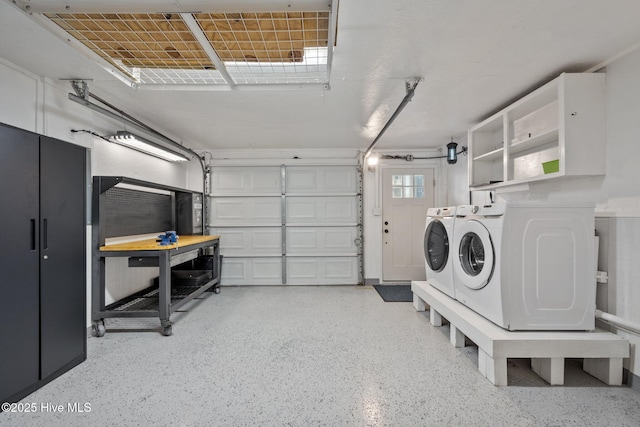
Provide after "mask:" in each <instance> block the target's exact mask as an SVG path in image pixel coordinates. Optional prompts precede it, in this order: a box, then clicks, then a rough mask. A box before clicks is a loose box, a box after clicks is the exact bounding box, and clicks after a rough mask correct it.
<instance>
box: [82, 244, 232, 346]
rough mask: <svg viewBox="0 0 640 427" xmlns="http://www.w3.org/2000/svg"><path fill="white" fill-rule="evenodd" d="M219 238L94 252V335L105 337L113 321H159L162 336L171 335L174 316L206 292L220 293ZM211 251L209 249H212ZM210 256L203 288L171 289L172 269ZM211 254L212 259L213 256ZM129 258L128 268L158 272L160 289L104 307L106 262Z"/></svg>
mask: <svg viewBox="0 0 640 427" xmlns="http://www.w3.org/2000/svg"><path fill="white" fill-rule="evenodd" d="M219 243H220V236H203V235H195V236H191V235H181V236H178V241H177V242H176V243H173V244H170V245H166V246H161V245H160V242H159V241H157V240H156V239H146V240H140V241H133V242H128V243H117V244H111V245H105V246H100V247H99V248H97V250H96V251H94V257H93V258H94V275H93V283H92V291H93V292H92V321H93V327H92V328H93V334H94V335H95V336H98V337H101V336H103V335H104V334H105V326H104V319H105V318H112V317H158V318H159V319H160V323H161V325H162V333H163V335H165V336H168V335H171V333H172V323H171V319H170V316H171V313H173V312H174V311H176V310H178V309H179V308H180V307H182V306H183V305H185V304H186V303H187V302H189V301H191V300H192V299H194V298H196V297H198V296H200V295H201V294H202V293H203V292H205V291H207V290H213V291H214V292H215V293H218V292H219V291H220V288H219V286H220V244H219ZM209 248H210V249H209ZM205 252H209V253H210V254H209V256H212V257H213V259H212V262H211V267H210V268H211V274H210V276H208V277H209V278H210V280H208V281H206V283H204V284H197V283H192V284H189V285H181V286H175V285H174V286H172V280H171V267H174V266H176V265H179V264H184V263H185V262H188V261H190V260H195V259H197V258H198V257H200V256H202V255H203V254H204V253H205ZM211 253H212V255H211ZM109 257H126V258H129V267H155V266H157V267H158V269H159V277H158V285H157V286H151V287H149V288H147V289H144V290H142V291H140V292H137V293H136V294H134V295H131V296H129V297H127V298H124V299H122V300H120V301H116V302H114V303H112V304H109V305H108V306H105V282H106V280H105V264H106V258H109Z"/></svg>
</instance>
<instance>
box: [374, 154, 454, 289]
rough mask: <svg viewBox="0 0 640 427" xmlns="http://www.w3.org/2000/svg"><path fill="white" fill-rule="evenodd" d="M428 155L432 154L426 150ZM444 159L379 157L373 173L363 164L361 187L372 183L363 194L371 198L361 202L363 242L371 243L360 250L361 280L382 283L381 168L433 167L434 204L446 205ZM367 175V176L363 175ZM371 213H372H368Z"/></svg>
mask: <svg viewBox="0 0 640 427" xmlns="http://www.w3.org/2000/svg"><path fill="white" fill-rule="evenodd" d="M430 154H432V153H430ZM444 161H446V160H442V159H437V160H414V161H412V162H407V161H404V160H381V161H380V163H379V164H378V166H377V167H376V168H375V170H374V171H373V172H369V171H367V167H366V166H365V167H364V174H365V177H366V178H365V180H364V181H365V186H366V184H367V183H368V184H369V185H372V184H373V187H374V188H373V189H372V190H373V191H366V190H365V194H366V195H368V196H369V197H371V196H373V200H371V199H370V200H366V199H365V201H364V204H365V215H364V216H365V218H364V220H365V221H366V222H367V224H366V225H365V243H366V242H367V240H368V241H369V242H371V243H372V244H371V245H367V246H366V248H367V250H365V251H364V260H363V262H364V269H365V271H364V275H365V283H366V279H373V280H374V281H375V280H376V279H377V280H378V281H379V282H382V245H383V237H382V215H381V213H382V175H383V173H382V170H383V169H388V168H391V169H415V168H425V169H433V175H434V177H435V178H434V179H435V180H436V185H435V189H434V204H435V205H436V206H446V205H447V203H446V194H447V191H446V186H447V174H446V168H445V167H444V165H446V163H444ZM367 174H369V175H368V177H367ZM371 212H373V214H371Z"/></svg>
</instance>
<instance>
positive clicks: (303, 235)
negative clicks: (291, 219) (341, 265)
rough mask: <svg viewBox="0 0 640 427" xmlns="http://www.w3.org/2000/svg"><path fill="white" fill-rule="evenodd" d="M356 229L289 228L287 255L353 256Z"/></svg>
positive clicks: (355, 249)
mask: <svg viewBox="0 0 640 427" xmlns="http://www.w3.org/2000/svg"><path fill="white" fill-rule="evenodd" d="M357 233H358V229H357V228H356V227H322V228H320V227H290V228H288V229H287V254H304V253H314V254H332V253H333V254H338V253H339V254H355V253H357V248H356V244H355V241H356V239H357Z"/></svg>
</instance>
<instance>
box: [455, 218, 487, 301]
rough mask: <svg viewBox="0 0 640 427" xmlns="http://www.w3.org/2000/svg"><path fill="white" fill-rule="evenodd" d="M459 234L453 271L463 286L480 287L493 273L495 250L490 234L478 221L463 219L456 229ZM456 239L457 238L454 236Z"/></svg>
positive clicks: (483, 285) (485, 283)
mask: <svg viewBox="0 0 640 427" xmlns="http://www.w3.org/2000/svg"><path fill="white" fill-rule="evenodd" d="M456 233H459V234H458V235H457V236H460V238H459V242H460V244H459V245H458V260H457V262H456V263H455V264H454V269H455V273H456V275H457V277H458V279H459V280H460V282H462V283H463V284H464V285H465V286H467V287H468V288H471V289H481V288H483V287H485V286H486V285H487V283H489V281H490V280H491V276H492V275H493V269H494V266H495V264H494V260H495V251H494V249H493V243H492V241H491V235H490V234H489V231H488V230H487V229H486V227H485V226H484V225H482V223H481V222H480V221H476V220H470V221H465V222H464V223H463V224H462V225H461V226H460V228H458V229H456ZM456 241H458V238H456Z"/></svg>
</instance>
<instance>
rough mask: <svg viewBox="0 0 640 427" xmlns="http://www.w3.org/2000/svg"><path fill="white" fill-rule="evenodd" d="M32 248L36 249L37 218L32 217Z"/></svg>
mask: <svg viewBox="0 0 640 427" xmlns="http://www.w3.org/2000/svg"><path fill="white" fill-rule="evenodd" d="M31 250H32V251H35V250H36V220H35V218H32V219H31Z"/></svg>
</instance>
